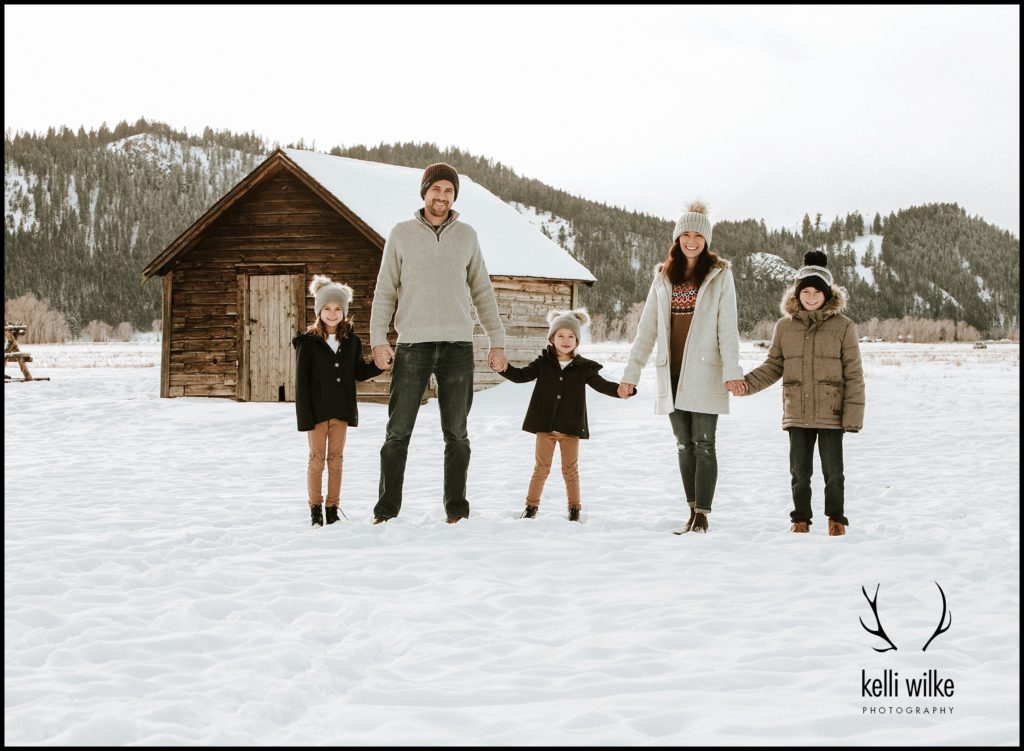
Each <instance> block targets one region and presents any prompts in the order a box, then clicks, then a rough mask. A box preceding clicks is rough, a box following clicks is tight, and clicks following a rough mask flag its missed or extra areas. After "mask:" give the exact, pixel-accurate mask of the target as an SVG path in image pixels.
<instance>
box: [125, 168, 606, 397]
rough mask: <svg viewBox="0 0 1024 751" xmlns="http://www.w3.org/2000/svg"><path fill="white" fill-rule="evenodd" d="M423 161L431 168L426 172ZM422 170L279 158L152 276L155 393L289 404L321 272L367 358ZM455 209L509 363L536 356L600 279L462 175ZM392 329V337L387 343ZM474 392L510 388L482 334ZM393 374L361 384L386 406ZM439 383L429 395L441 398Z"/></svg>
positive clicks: (233, 193)
mask: <svg viewBox="0 0 1024 751" xmlns="http://www.w3.org/2000/svg"><path fill="white" fill-rule="evenodd" d="M424 166H426V165H424ZM421 175H422V169H412V168H408V167H399V166H396V165H390V164H381V163H377V162H367V161H362V160H359V159H349V158H346V157H338V156H330V155H327V154H321V153H317V152H312V151H304V150H300V149H277V150H275V151H274V152H273V153H272V154H271V155H270V156H269V157H267V159H266V160H265V161H263V162H262V163H261V164H260V165H259V166H258V167H256V168H255V169H254V170H253V171H252V172H251V173H250V174H249V175H247V176H246V177H245V178H243V179H242V180H241V181H240V182H239V183H238V184H237V185H236V186H235V187H234V188H232V189H231V190H230V191H229V192H228V193H227V194H226V195H224V196H223V197H222V198H221V199H220V200H219V201H217V202H216V203H215V204H214V205H213V206H211V207H210V208H209V209H208V210H207V211H206V212H205V213H204V214H203V215H202V216H201V217H200V218H199V219H198V220H197V221H196V222H195V223H193V224H192V225H191V226H190V227H189V228H188V229H186V230H185V231H184V232H182V233H181V235H179V236H178V237H177V238H176V239H175V240H174V242H172V243H171V244H170V245H168V246H167V247H166V248H165V249H164V250H163V251H162V252H161V253H160V254H159V255H158V256H157V257H156V258H154V259H153V260H152V261H151V262H150V263H149V264H148V265H147V266H146V268H145V269H143V272H142V276H143V282H146V281H148V280H150V279H151V278H153V277H154V276H159V277H161V278H162V280H163V309H162V322H163V336H162V353H161V360H160V396H161V397H178V396H207V397H225V398H230V399H236V400H240V401H294V399H295V355H294V351H293V349H292V346H291V339H292V337H293V336H295V334H296V333H297V332H299V331H301V330H305V328H306V327H307V326H308V325H309V324H310V323H312V321H313V319H314V313H313V297H312V295H310V294H309V291H308V286H309V283H310V281H311V280H312V278H313V275H314V274H326V275H327V276H329V277H331V279H333V280H334V281H338V282H343V283H345V284H348V285H349V286H351V287H352V290H353V292H354V299H353V301H352V304H351V306H350V309H349V314H350V315H353V316H354V321H353V324H354V326H355V330H356V333H357V334H358V335H359V337H360V339H361V340H362V342H363V345H364V348H363V349H364V353H363V354H364V357H365V358H366V359H369V357H370V351H369V338H370V337H369V320H370V305H371V303H372V301H373V288H374V285H375V283H376V280H377V273H378V271H379V269H380V261H381V256H382V253H383V250H384V243H385V240H386V239H387V237H388V235H389V233H390V232H391V228H392V227H394V225H395V224H397V223H398V222H400V221H405V220H406V219H410V218H412V216H413V215H414V213H415V212H416V211H417V210H418V209H420V208H422V207H423V201H422V199H421V198H420V192H419V185H420V176H421ZM455 209H456V210H457V211H458V212H459V214H460V219H461V220H462V221H465V222H467V223H468V224H470V225H471V226H472V227H473V228H474V229H475V230H476V232H477V235H478V237H479V239H480V247H481V250H482V252H483V254H484V261H485V263H486V264H487V270H488V273H489V274H490V277H491V282H492V284H493V285H494V291H495V296H496V298H497V302H498V309H499V312H500V314H501V317H502V322H503V323H504V325H505V331H506V337H507V341H506V355H507V357H508V359H509V360H510V361H511V362H512V363H514V364H522V363H524V362H528V361H530V360H532V359H533V358H534V357H535V356H536V355H537V353H538V352H540V350H541V349H542V348H543V347H544V346H545V345H546V344H547V328H548V324H547V322H546V319H545V316H546V314H547V312H548V310H550V309H551V308H561V309H566V308H575V307H577V305H578V300H579V290H580V285H582V284H586V285H592V284H593V283H594V282H595V281H596V279H595V278H594V276H593V275H592V274H591V273H590V272H589V271H588V270H587V269H586V268H585V267H584V266H582V265H581V264H580V263H578V262H577V261H576V260H575V259H574V258H573V257H572V256H571V255H569V253H568V252H566V251H565V250H563V249H562V248H561V247H560V246H559V245H558V244H557V243H555V242H554V241H553V240H551V239H550V238H548V237H547V236H546V235H544V234H543V233H542V232H541V231H540V230H539V229H537V228H536V227H534V226H533V225H532V224H531V223H530V221H529V220H528V219H527V218H526V217H524V216H523V215H521V214H519V213H518V212H517V211H516V210H515V209H514V208H512V207H511V206H509V205H508V204H506V203H505V202H504V201H502V200H501V199H500V198H498V197H497V196H495V195H494V194H493V193H491V192H490V191H488V190H486V189H485V188H483V187H482V186H481V185H479V184H478V183H476V182H474V181H473V180H471V179H470V178H469V177H467V176H465V175H460V176H459V197H458V200H457V201H456V204H455ZM396 336H397V335H396V334H395V332H394V329H393V328H392V330H391V332H390V335H389V339H390V341H391V342H392V345H393V344H394V342H395V339H396ZM474 339H475V344H476V360H477V367H476V373H475V376H474V382H475V388H476V390H480V389H483V388H488V387H489V386H493V385H494V384H496V383H500V382H501V381H502V378H501V376H499V375H498V374H497V373H494V372H492V371H491V370H490V369H489V368H488V367H487V360H486V355H487V337H486V336H485V335H484V333H483V329H481V328H480V325H479V323H478V324H477V329H476V333H475V337H474ZM389 380H390V376H389V375H388V374H386V373H385V374H384V375H381V376H378V377H377V378H375V379H373V380H371V381H367V382H365V383H361V384H359V388H358V398H359V400H360V401H372V402H386V401H387V396H388V386H389ZM433 387H434V384H433V382H432V383H431V388H428V392H427V394H426V396H427V397H429V396H432V395H435V394H434V393H433Z"/></svg>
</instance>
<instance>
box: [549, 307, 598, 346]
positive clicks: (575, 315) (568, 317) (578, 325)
mask: <svg viewBox="0 0 1024 751" xmlns="http://www.w3.org/2000/svg"><path fill="white" fill-rule="evenodd" d="M548 324H549V326H548V341H549V342H550V341H551V339H552V338H553V337H554V336H555V333H556V332H557V331H558V330H559V329H569V330H570V331H571V332H572V333H574V334H575V335H576V343H577V344H578V343H579V341H580V329H582V328H583V327H584V326H589V325H590V315H589V314H588V313H587V310H586V308H580V309H579V310H552V311H549V312H548Z"/></svg>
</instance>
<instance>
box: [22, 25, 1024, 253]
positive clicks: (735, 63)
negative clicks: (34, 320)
mask: <svg viewBox="0 0 1024 751" xmlns="http://www.w3.org/2000/svg"><path fill="white" fill-rule="evenodd" d="M1019 22H1020V8H1019V7H1018V6H1016V5H1014V6H988V7H975V8H966V7H961V6H942V5H922V6H913V7H897V8H883V7H879V6H870V7H869V6H850V7H836V6H830V7H807V6H801V7H793V6H777V7H774V8H748V7H742V6H729V7H699V8H693V7H662V6H652V7H630V8H627V7H624V6H611V7H609V6H599V7H593V8H585V7H572V8H569V7H558V6H556V7H543V6H534V5H531V6H501V7H469V8H466V7H449V6H438V5H431V6H427V7H409V6H393V7H387V8H378V7H358V6H356V7H352V6H339V7H330V8H321V7H315V6H288V7H286V6H276V7H274V6H271V7H252V8H242V7H239V8H225V7H221V6H135V7H132V6H121V7H111V6H92V7H89V6H85V7H78V8H70V7H61V6H39V7H32V6H18V5H15V6H11V5H5V6H4V125H5V128H7V129H12V130H35V131H41V130H43V131H44V130H45V129H46V128H48V127H50V126H59V125H67V126H68V127H71V128H75V129H77V128H78V126H80V125H84V126H85V128H86V129H87V130H89V129H94V128H97V127H99V125H100V124H101V123H103V122H104V121H105V122H107V124H108V125H110V126H113V125H115V124H116V123H117V122H118V121H120V120H128V121H129V122H134V121H135V120H136V119H138V118H139V117H146V118H148V119H153V120H159V121H162V122H166V123H167V124H169V125H171V126H173V127H175V128H178V129H185V130H188V131H189V132H190V133H195V132H201V131H202V129H203V128H204V127H205V126H210V127H213V128H215V129H230V130H233V131H239V132H241V131H246V132H248V131H254V132H256V133H257V134H258V135H261V136H264V137H265V138H266V139H267V140H268V142H270V143H273V142H274V141H277V142H280V143H281V144H282V145H284V144H286V143H288V142H294V141H297V140H298V139H300V138H302V139H304V140H305V142H306V144H307V145H308V144H312V143H315V146H316V148H317V149H319V150H322V151H327V150H328V149H330V147H332V146H335V145H344V146H350V145H354V144H368V145H372V144H377V143H381V142H384V143H392V142H396V141H417V142H421V141H432V142H435V143H437V144H438V145H439V146H442V147H444V146H457V147H459V148H461V149H463V150H465V151H469V152H471V153H473V154H476V155H480V156H485V157H489V158H491V159H493V160H495V161H499V162H502V163H504V164H505V165H507V166H509V167H512V168H513V169H515V170H516V172H518V173H519V174H521V175H525V176H527V177H533V178H537V179H539V180H542V181H543V182H545V183H547V184H549V185H551V186H554V187H556V188H561V189H563V190H567V191H569V192H571V193H574V194H577V195H581V196H583V197H584V198H589V199H593V200H597V201H602V202H605V203H609V204H612V205H615V206H622V207H625V208H628V209H633V210H637V211H643V212H646V213H650V214H654V215H657V216H662V217H666V218H672V219H674V218H675V217H676V216H677V215H678V213H679V211H680V210H681V208H682V207H683V206H684V204H686V203H687V202H688V201H689V200H690V199H692V198H695V197H700V198H702V199H704V200H705V201H706V202H707V203H708V204H709V207H710V210H711V212H712V218H713V219H716V220H719V219H745V218H757V219H760V218H763V219H764V220H765V221H766V222H767V223H768V225H769V226H771V227H780V226H790V225H798V224H799V223H800V220H801V219H802V218H803V215H804V213H805V212H809V213H811V215H812V218H813V215H814V213H815V212H821V213H822V214H823V215H824V216H825V218H826V219H831V218H832V217H833V216H835V215H836V214H841V215H845V214H846V213H847V212H849V211H853V210H859V211H861V212H862V213H864V214H866V215H867V218H868V219H870V218H871V217H873V216H874V212H875V211H881V212H882V213H883V214H885V213H888V212H889V211H891V210H898V209H901V208H907V207H909V206H912V205H916V204H921V203H928V202H934V201H955V202H957V203H959V204H960V205H961V206H962V207H963V208H965V209H966V210H967V211H968V213H970V214H972V215H981V216H982V217H984V218H985V219H986V220H988V221H990V222H992V223H994V224H997V225H999V226H1001V227H1004V228H1006V229H1009V230H1011V231H1012V232H1013V233H1014V234H1017V235H1019V227H1020V209H1019V202H1020V145H1019V143H1020V74H1019V64H1020V31H1019V28H1020V27H1019Z"/></svg>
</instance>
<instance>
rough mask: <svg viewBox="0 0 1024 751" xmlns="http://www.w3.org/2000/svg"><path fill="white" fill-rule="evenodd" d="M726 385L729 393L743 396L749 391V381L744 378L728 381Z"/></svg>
mask: <svg viewBox="0 0 1024 751" xmlns="http://www.w3.org/2000/svg"><path fill="white" fill-rule="evenodd" d="M725 387H726V388H727V389H729V393H730V394H732V395H733V396H743V395H744V394H746V393H747V388H748V387H747V382H746V381H744V380H743V379H742V378H738V379H736V380H735V381H726V382H725Z"/></svg>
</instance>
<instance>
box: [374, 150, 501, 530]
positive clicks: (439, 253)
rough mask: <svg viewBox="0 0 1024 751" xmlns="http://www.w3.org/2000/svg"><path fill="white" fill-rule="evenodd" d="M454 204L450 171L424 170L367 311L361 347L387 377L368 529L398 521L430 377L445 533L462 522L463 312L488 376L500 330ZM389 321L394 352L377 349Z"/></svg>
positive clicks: (455, 181) (468, 389)
mask: <svg viewBox="0 0 1024 751" xmlns="http://www.w3.org/2000/svg"><path fill="white" fill-rule="evenodd" d="M458 195H459V173H458V172H456V170H455V168H454V167H452V166H451V165H449V164H445V163H444V162H439V163H437V164H432V165H430V166H429V167H427V168H426V169H425V170H424V171H423V178H422V180H421V184H420V196H421V197H422V198H423V203H424V207H423V208H422V209H419V210H418V211H417V212H416V214H415V215H414V217H413V218H412V219H410V220H409V221H405V222H399V223H398V224H396V225H395V227H394V229H392V230H391V235H390V236H389V237H388V241H387V243H386V244H385V245H384V257H383V258H382V260H381V264H380V273H379V274H378V275H377V287H376V289H375V290H374V292H373V306H372V308H371V309H370V346H371V347H372V348H373V360H374V362H375V363H376V364H377V367H379V368H388V367H391V366H392V365H393V366H394V369H393V370H392V373H391V394H390V399H389V401H388V429H387V436H386V437H385V439H384V445H383V446H382V447H381V450H380V497H379V498H378V500H377V505H376V506H375V507H374V509H373V515H374V520H373V523H374V524H380V523H382V522H386V521H387V520H388V519H391V518H393V517H395V516H398V512H399V511H400V510H401V508H402V484H403V482H404V481H405V462H406V457H407V456H408V453H409V438H410V437H411V436H412V429H413V426H414V425H415V424H416V415H417V414H418V413H419V410H420V399H421V398H422V397H423V392H424V390H425V389H426V387H427V382H428V381H429V379H430V375H431V373H433V374H434V375H435V376H436V377H437V401H438V407H439V409H440V412H441V432H442V433H443V434H444V508H445V513H446V514H447V517H448V523H449V524H454V523H455V522H457V521H459V520H460V519H464V518H466V517H468V516H469V501H467V500H466V476H467V474H468V471H469V433H468V432H467V428H466V421H467V418H468V416H469V408H470V406H471V405H472V403H473V370H474V363H473V329H474V326H475V322H474V320H473V308H474V307H475V308H476V311H477V314H478V315H479V317H480V324H481V326H483V328H484V331H485V332H486V334H487V338H488V340H489V341H490V352H489V353H488V364H489V365H490V366H491V367H492V368H493V369H495V370H503V369H504V367H505V364H506V360H505V328H504V327H503V326H502V324H501V319H500V318H499V316H498V304H497V302H496V301H495V299H494V288H493V287H492V286H491V278H490V276H489V275H488V274H487V266H486V265H485V264H484V258H483V255H482V254H481V252H480V243H479V242H478V241H477V237H476V232H475V231H474V230H473V228H472V227H470V226H469V225H468V224H465V223H464V222H460V221H459V214H458V212H456V211H455V210H453V209H452V204H453V203H455V199H456V198H458ZM471 301H472V305H471V304H470V302H471ZM392 315H394V317H395V330H396V331H397V332H398V344H397V350H398V351H397V352H396V351H395V350H393V349H392V348H391V346H390V345H389V344H388V340H387V333H388V324H389V323H390V322H391V317H392Z"/></svg>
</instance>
